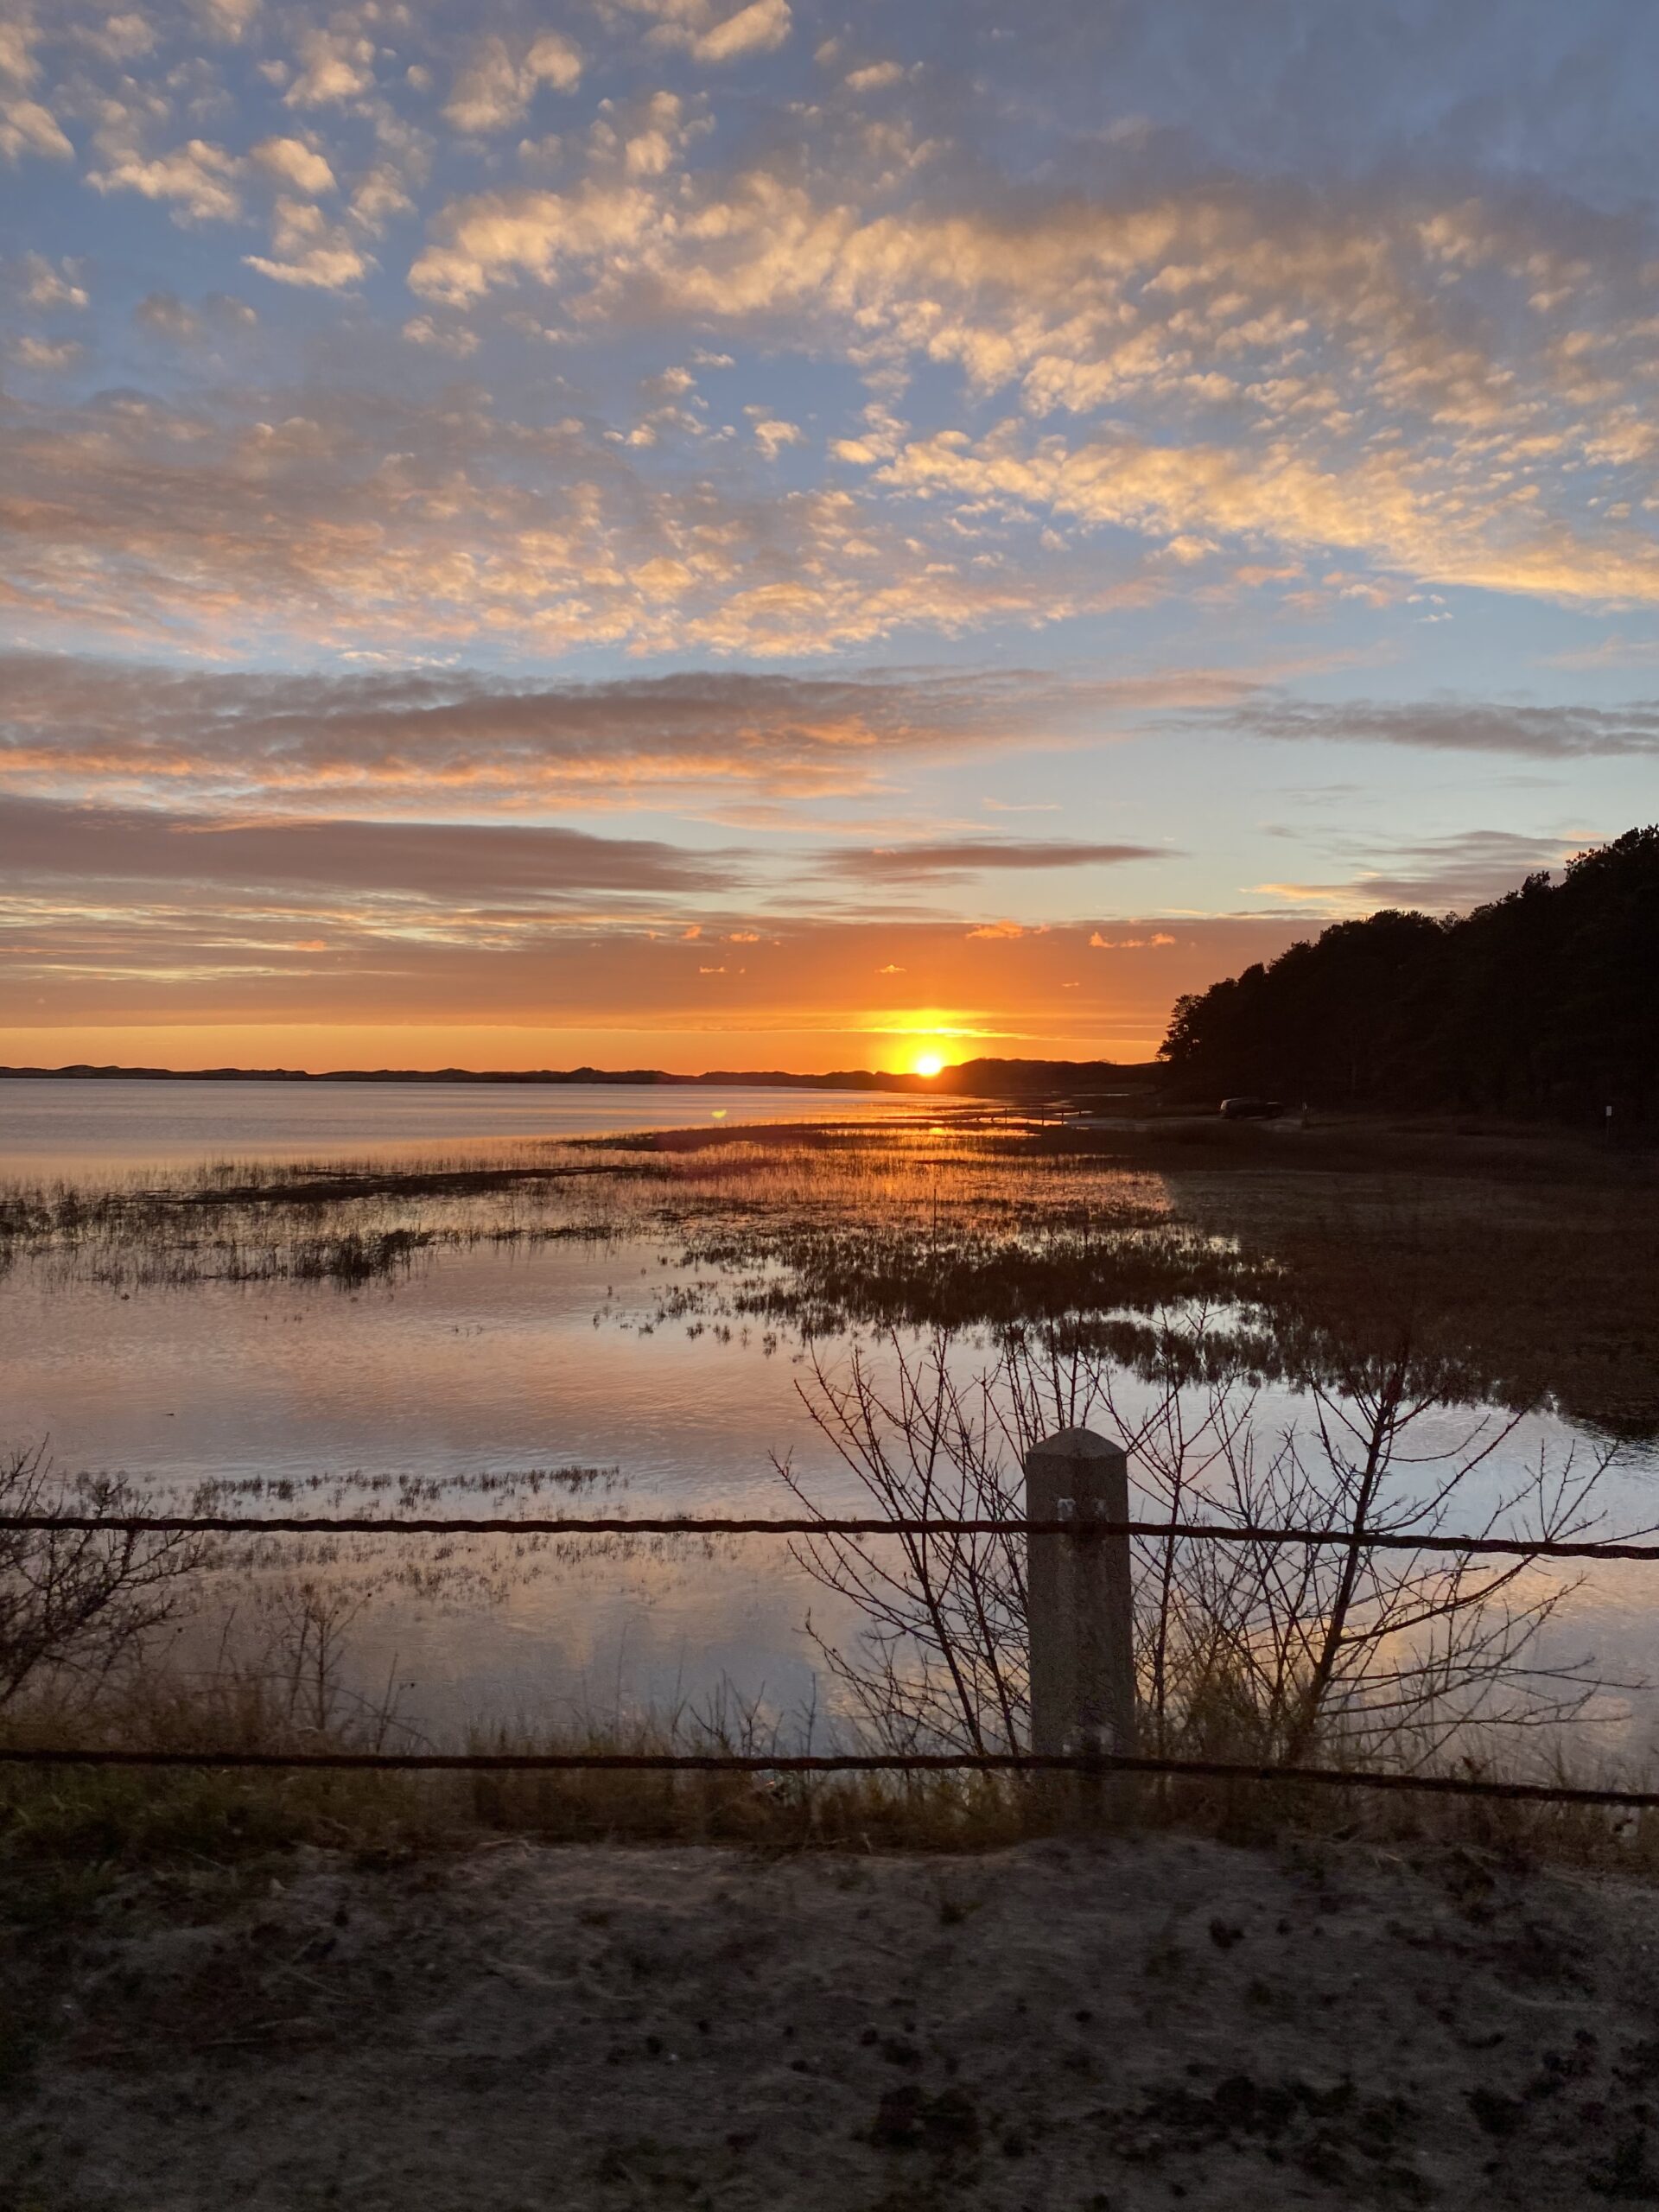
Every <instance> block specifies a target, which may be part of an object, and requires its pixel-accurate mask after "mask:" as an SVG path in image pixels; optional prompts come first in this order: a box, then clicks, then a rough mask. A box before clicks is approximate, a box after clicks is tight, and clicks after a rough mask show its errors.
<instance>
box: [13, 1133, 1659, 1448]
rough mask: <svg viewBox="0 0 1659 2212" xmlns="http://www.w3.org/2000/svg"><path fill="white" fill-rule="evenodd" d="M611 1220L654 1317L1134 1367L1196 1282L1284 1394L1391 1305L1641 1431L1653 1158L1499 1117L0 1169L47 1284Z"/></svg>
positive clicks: (787, 1138)
mask: <svg viewBox="0 0 1659 2212" xmlns="http://www.w3.org/2000/svg"><path fill="white" fill-rule="evenodd" d="M630 1239H636V1240H637V1239H644V1240H648V1241H651V1242H653V1243H655V1244H656V1245H657V1246H658V1249H659V1250H660V1251H661V1252H662V1253H663V1254H664V1255H665V1256H667V1255H677V1257H678V1259H679V1261H680V1263H681V1268H682V1272H683V1273H690V1274H696V1276H698V1278H699V1280H697V1281H695V1282H692V1283H690V1284H688V1283H686V1282H684V1281H676V1282H675V1283H674V1284H673V1285H672V1287H670V1288H667V1289H665V1292H664V1298H663V1300H662V1301H661V1312H660V1314H659V1315H658V1316H657V1317H656V1319H657V1320H658V1322H661V1321H667V1320H682V1321H684V1322H685V1323H686V1324H687V1325H696V1322H697V1321H699V1320H702V1321H704V1322H706V1323H708V1324H709V1325H715V1326H719V1325H729V1324H730V1323H732V1322H734V1321H735V1322H737V1323H740V1324H741V1323H742V1322H744V1321H747V1320H753V1321H755V1322H756V1323H758V1324H760V1325H762V1326H764V1327H766V1328H769V1329H772V1330H774V1331H785V1330H786V1331H789V1332H794V1333H796V1334H798V1335H801V1336H804V1337H806V1338H812V1337H819V1336H825V1335H829V1334H833V1333H835V1332H838V1331H841V1330H844V1329H848V1328H858V1327H861V1326H873V1327H884V1328H885V1327H916V1326H923V1327H930V1328H931V1327H950V1328H955V1329H963V1328H988V1329H991V1330H994V1331H1008V1330H1018V1329H1020V1328H1022V1327H1027V1326H1030V1325H1033V1324H1034V1323H1042V1324H1054V1325H1060V1326H1063V1327H1065V1328H1068V1329H1070V1330H1071V1331H1073V1332H1075V1333H1076V1336H1077V1341H1078V1342H1079V1343H1081V1344H1092V1345H1093V1346H1095V1347H1096V1349H1099V1350H1103V1351H1110V1352H1112V1353H1113V1354H1114V1355H1115V1356H1116V1357H1121V1358H1122V1359H1125V1360H1127V1361H1129V1362H1131V1363H1133V1362H1135V1360H1137V1359H1141V1358H1144V1357H1146V1356H1147V1352H1148V1350H1149V1348H1150V1347H1151V1345H1152V1343H1153V1339H1152V1337H1151V1335H1150V1334H1149V1333H1148V1330H1147V1326H1146V1325H1145V1317H1147V1316H1149V1315H1151V1314H1152V1313H1154V1310H1155V1309H1157V1308H1159V1307H1161V1306H1167V1305H1169V1304H1172V1303H1173V1302H1175V1301H1177V1300H1190V1301H1194V1302H1200V1301H1201V1302H1203V1303H1204V1304H1205V1305H1206V1306H1209V1307H1210V1308H1211V1310H1212V1311H1213V1312H1216V1313H1223V1312H1225V1313H1227V1314H1228V1316H1229V1319H1228V1322H1227V1327H1228V1329H1229V1331H1230V1335H1231V1338H1232V1342H1231V1344H1230V1346H1229V1347H1228V1348H1227V1351H1228V1357H1230V1358H1231V1359H1232V1360H1233V1362H1234V1363H1235V1364H1236V1365H1237V1364H1240V1363H1248V1364H1249V1366H1250V1369H1251V1371H1252V1372H1253V1373H1254V1374H1255V1376H1257V1378H1258V1379H1260V1380H1263V1381H1266V1380H1282V1381H1286V1382H1288V1383H1292V1384H1293V1385H1300V1384H1304V1383H1309V1382H1319V1381H1323V1380H1325V1379H1328V1378H1329V1377H1330V1376H1332V1374H1334V1373H1336V1372H1338V1371H1339V1370H1340V1369H1341V1367H1342V1366H1343V1365H1344V1363H1349V1364H1351V1363H1352V1360H1353V1358H1354V1357H1356V1356H1357V1355H1358V1354H1360V1353H1363V1351H1365V1349H1366V1346H1367V1341H1368V1339H1369V1341H1370V1345H1371V1348H1372V1349H1375V1348H1376V1346H1377V1345H1378V1344H1381V1343H1382V1342H1383V1341H1384V1340H1385V1339H1386V1338H1389V1337H1391V1336H1392V1335H1395V1334H1396V1333H1397V1332H1398V1329H1399V1326H1400V1325H1401V1321H1402V1318H1403V1317H1405V1316H1407V1315H1409V1317H1410V1319H1411V1322H1412V1325H1413V1328H1414V1333H1415V1335H1416V1337H1417V1339H1418V1341H1419V1343H1420V1344H1421V1346H1422V1347H1423V1353H1424V1358H1425V1362H1426V1364H1425V1368H1424V1370H1423V1375H1422V1377H1421V1379H1424V1380H1429V1379H1433V1377H1434V1376H1438V1379H1439V1381H1440V1385H1441V1387H1442V1389H1443V1393H1444V1395H1448V1396H1457V1397H1460V1398H1464V1399H1469V1400H1473V1399H1478V1398H1481V1397H1491V1398H1496V1399H1497V1400H1500V1401H1501V1402H1503V1403H1504V1404H1506V1405H1508V1406H1510V1408H1521V1407H1522V1406H1528V1405H1532V1404H1535V1403H1537V1402H1540V1401H1541V1400H1547V1399H1550V1398H1554V1400H1556V1401H1557V1402H1559V1403H1560V1406H1561V1407H1562V1408H1563V1409H1564V1410H1566V1411H1567V1412H1568V1413H1569V1414H1571V1415H1572V1417H1573V1418H1574V1419H1576V1420H1579V1421H1582V1422H1584V1423H1585V1424H1586V1425H1589V1426H1592V1427H1599V1428H1601V1429H1603V1430H1604V1431H1605V1432H1606V1433H1611V1434H1616V1435H1620V1436H1624V1437H1628V1438H1640V1437H1645V1436H1653V1435H1656V1434H1659V1350H1656V1347H1659V1270H1656V1269H1655V1268H1653V1267H1652V1265H1651V1263H1650V1255H1651V1253H1652V1252H1653V1250H1654V1249H1659V1166H1656V1161H1655V1158H1654V1156H1653V1155H1651V1154H1600V1153H1598V1152H1595V1151H1593V1150H1592V1149H1591V1148H1589V1147H1586V1146H1584V1145H1582V1144H1579V1143H1576V1142H1573V1141H1567V1140H1563V1139H1561V1138H1560V1137H1555V1136H1541V1135H1538V1134H1536V1133H1524V1132H1517V1131H1515V1130H1512V1129H1505V1128H1502V1127H1501V1126H1488V1125H1484V1124H1480V1125H1473V1124H1471V1125H1470V1126H1468V1127H1467V1128H1465V1127H1462V1126H1461V1125H1455V1126H1454V1125H1452V1124H1450V1123H1440V1124H1435V1125H1433V1126H1430V1125H1424V1124H1420V1123H1411V1122H1368V1123H1360V1122H1341V1123H1332V1124H1330V1125H1328V1126H1320V1127H1317V1128H1312V1129H1306V1130H1298V1129H1292V1130H1284V1129H1280V1130H1278V1131H1277V1132H1276V1133H1275V1132H1274V1131H1270V1130H1268V1129H1264V1128H1254V1127H1251V1126H1250V1125H1248V1124H1231V1123H1224V1122H1220V1121H1218V1120H1214V1119H1211V1120H1198V1121H1189V1120H1180V1119H1172V1120H1170V1121H1167V1122H1160V1121H1157V1120H1150V1121H1147V1122H1133V1123H1125V1124H1122V1125H1121V1126H1120V1125H1113V1126H1111V1127H1107V1128H1087V1129H1084V1128H1075V1127H1058V1126H1047V1127H1045V1126H1040V1125H1035V1124H1027V1123H1022V1122H1019V1121H1017V1120H1007V1119H1003V1118H999V1117H996V1116H976V1115H966V1116H962V1117H960V1118H955V1119H951V1120H950V1121H947V1122H941V1123H939V1124H938V1125H937V1126H933V1127H929V1126H926V1125H918V1124H913V1123H912V1124H906V1125H903V1126H899V1127H895V1126H893V1125H892V1124H872V1125H860V1124H857V1123H850V1124H849V1123H834V1124H825V1125H813V1124H791V1125H788V1126H781V1125H780V1126H778V1127H773V1128H756V1127H746V1128H738V1129H733V1130H729V1131H727V1130H712V1129H699V1130H688V1131H682V1132H658V1133H655V1134H652V1135H642V1136H638V1137H632V1138H626V1139H614V1138H613V1139H607V1140H586V1139H584V1140H580V1141H572V1142H563V1143H544V1144H527V1145H525V1146H524V1147H523V1148H522V1149H521V1150H520V1151H519V1152H518V1153H515V1154H514V1156H513V1158H512V1160H511V1161H508V1162H505V1163H503V1162H499V1161H498V1162H493V1163H492V1164H489V1165H486V1166H480V1164H479V1163H478V1161H477V1160H476V1159H471V1160H468V1159H464V1158H461V1159H456V1158H444V1157H442V1156H437V1157H434V1158H431V1159H427V1160H411V1161H409V1162H407V1163H404V1164H400V1165H397V1166H391V1167H388V1166H385V1164H384V1163H364V1162H355V1163H353V1162H351V1161H334V1162H319V1163H301V1164H299V1165H297V1166H256V1167H249V1166H240V1165H221V1166H218V1167H216V1168H210V1169H207V1170H203V1171H197V1172H195V1173H192V1174H182V1173H181V1174H176V1175H174V1176H171V1177H166V1178H162V1179H159V1180H156V1179H152V1180H150V1181H149V1182H147V1183H143V1184H141V1183H139V1182H137V1181H135V1180H129V1181H128V1182H126V1183H124V1184H121V1185H112V1186H111V1187H109V1188H107V1189H105V1190H101V1191H97V1190H85V1191H83V1190H75V1189H70V1188H67V1187H64V1186H61V1185H59V1186H54V1187H50V1188H47V1187H35V1188H24V1187H22V1186H17V1185H14V1186H12V1187H11V1188H10V1189H9V1190H6V1191H3V1192H0V1266H3V1265H4V1264H5V1262H7V1261H8V1260H10V1262H13V1263H16V1262H22V1261H25V1260H27V1261H29V1262H32V1263H33V1264H34V1266H35V1268H37V1269H38V1270H39V1271H40V1280H41V1283H42V1286H43V1287H45V1288H46V1289H48V1290H49V1289H50V1287H51V1286H52V1284H53V1283H54V1281H97V1282H100V1283H105V1284H109V1285H111V1286H116V1287H120V1288H122V1289H124V1290H126V1291H128V1292H129V1293H130V1292H132V1291H135V1290H137V1289H141V1288H148V1287H173V1286H185V1285H188V1284H191V1283H194V1282H200V1281H239V1282H274V1281H302V1282H307V1283H311V1284H315V1285H318V1286H327V1285H330V1284H332V1285H333V1286H334V1287H337V1288H339V1289H340V1290H341V1291H342V1292H353V1293H355V1292H358V1291H360V1290H361V1289H363V1288H364V1287H366V1286H368V1285H371V1284H373V1283H375V1282H396V1281H398V1280H399V1279H400V1278H403V1277H405V1276H407V1275H408V1274H410V1273H411V1272H412V1271H414V1270H416V1269H417V1268H425V1267H429V1266H431V1265H433V1264H435V1263H436V1262H438V1261H439V1260H440V1259H441V1257H442V1255H443V1254H444V1253H445V1252H448V1251H455V1250H460V1249H469V1248H473V1247H476V1246H479V1245H481V1244H490V1243H494V1244H505V1245H520V1246H524V1247H533V1246H535V1245H537V1244H542V1243H552V1242H561V1241H563V1242H575V1243H585V1244H587V1245H588V1246H590V1247H592V1248H594V1249H604V1248H605V1247H606V1246H607V1245H610V1244H613V1243H620V1242H622V1241H625V1240H630ZM1564 1313H1571V1315H1572V1317H1573V1319H1572V1326H1571V1327H1570V1328H1564V1327H1563V1326H1562V1316H1563V1314H1564ZM1137 1317H1141V1319H1139V1320H1138V1319H1137ZM1427 1363H1433V1366H1431V1365H1429V1364H1427Z"/></svg>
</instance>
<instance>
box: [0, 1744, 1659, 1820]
mask: <svg viewBox="0 0 1659 2212" xmlns="http://www.w3.org/2000/svg"><path fill="white" fill-rule="evenodd" d="M0 1766H85V1767H224V1768H229V1769H233V1770H234V1769H252V1770H256V1771H264V1772H271V1771H296V1772H304V1771H307V1770H329V1771H333V1770H340V1769H345V1770H352V1769H359V1770H364V1769H366V1770H372V1771H376V1772H380V1773H450V1774H578V1773H581V1774H752V1775H757V1776H764V1775H781V1774H910V1773H923V1774H944V1773H969V1774H1022V1773H1033V1774H1077V1775H1084V1776H1095V1777H1103V1778H1109V1777H1112V1776H1115V1775H1169V1776H1173V1777H1178V1778H1180V1777H1185V1779H1188V1780H1191V1781H1199V1782H1253V1783H1288V1784H1293V1785H1295V1786H1297V1787H1300V1786H1301V1785H1303V1784H1307V1785H1310V1786H1311V1787H1313V1788H1315V1789H1381V1790H1394V1791H1404V1792H1409V1793H1414V1794H1415V1795H1418V1796H1435V1797H1484V1798H1501V1799H1503V1800H1506V1801H1507V1802H1510V1803H1516V1802H1519V1803H1522V1804H1535V1805H1581V1806H1586V1807H1592V1808H1601V1809H1605V1810H1611V1811H1621V1812H1631V1813H1643V1812H1653V1811H1656V1810H1659V1790H1653V1789H1578V1788H1573V1787H1571V1786H1569V1785H1567V1783H1548V1782H1488V1781H1485V1780H1484V1779H1482V1778H1481V1777H1479V1776H1477V1775H1455V1774H1412V1773H1398V1774H1386V1773H1376V1772H1374V1771H1367V1770H1363V1769H1351V1768H1348V1767H1332V1766H1274V1765H1270V1764H1263V1765H1252V1764H1249V1763H1248V1762H1243V1761H1239V1760H1234V1759H1172V1758H1141V1757H1140V1756H1138V1755H1135V1754H1132V1753H1128V1752H1122V1753H1118V1752H1106V1751H1099V1752H1095V1751H1089V1752H1058V1751H1055V1752H1044V1751H819V1752H805V1751H803V1752H793V1753H789V1752H781V1751H767V1752H753V1753H740V1752H712V1751H711V1752H702V1751H124V1750H123V1751H106V1750H102V1749H86V1750H78V1749H75V1748H73V1747H71V1746H67V1745H22V1746H19V1745H8V1746H0Z"/></svg>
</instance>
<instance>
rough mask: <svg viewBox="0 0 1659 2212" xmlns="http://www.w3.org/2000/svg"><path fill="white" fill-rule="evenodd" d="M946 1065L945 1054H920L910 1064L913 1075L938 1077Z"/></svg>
mask: <svg viewBox="0 0 1659 2212" xmlns="http://www.w3.org/2000/svg"><path fill="white" fill-rule="evenodd" d="M910 1066H911V1072H912V1075H938V1072H939V1070H940V1069H941V1068H942V1067H943V1066H944V1053H943V1052H918V1054H917V1055H916V1057H915V1058H914V1059H913V1060H912V1062H911V1064H910Z"/></svg>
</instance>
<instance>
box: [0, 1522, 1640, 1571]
mask: <svg viewBox="0 0 1659 2212" xmlns="http://www.w3.org/2000/svg"><path fill="white" fill-rule="evenodd" d="M54 1529H63V1530H73V1531H77V1532H80V1533H96V1532H98V1531H99V1530H106V1531H108V1532H109V1533H110V1534H111V1535H123V1536H142V1535H225V1536H237V1535H247V1536H256V1535H257V1536H996V1535H1002V1536H1077V1537H1093V1536H1147V1537H1153V1538H1158V1539H1162V1540H1166V1541H1167V1540H1172V1539H1174V1538H1178V1537H1179V1538H1191V1539H1192V1540H1194V1541H1198V1540H1203V1541H1208V1542H1213V1543H1223V1544H1308V1545H1314V1546H1321V1545H1334V1546H1337V1547H1338V1548H1341V1549H1343V1550H1347V1551H1356V1550H1368V1551H1395V1552H1423V1551H1455V1552H1464V1553H1467V1554H1471V1555H1474V1554H1487V1555H1490V1556H1496V1557H1499V1558H1505V1559H1611V1560H1649V1561H1659V1543H1637V1542H1634V1541H1611V1542H1589V1541H1585V1542H1573V1541H1548V1540H1544V1539H1540V1538H1536V1537H1529V1536H1465V1535H1456V1534H1451V1535H1448V1534H1447V1533H1446V1531H1444V1530H1442V1529H1365V1528H1361V1529H1274V1528H1255V1527H1252V1526H1250V1525H1249V1524H1239V1523H1236V1522H1189V1521H1108V1520H1096V1519H1094V1518H1092V1517H1091V1516H1088V1515H1086V1514H1084V1515H1078V1516H1073V1517H1071V1518H1069V1519H1066V1520H1064V1521H1025V1520H1018V1521H1016V1520H932V1519H922V1520H897V1519H892V1518H887V1517H877V1518H873V1519H858V1518H852V1519H845V1520H836V1519H819V1518H814V1517H812V1516H803V1517H801V1518H799V1519H789V1520H785V1519H779V1518H777V1517H775V1516H767V1517H766V1518H757V1519H742V1518H735V1517H732V1516H722V1515H712V1516H711V1515H696V1514H675V1515H667V1516H659V1517H654V1518H649V1519H646V1518H640V1519H633V1518H628V1519H622V1518H619V1517H615V1516H600V1515H577V1514H569V1515H563V1516H553V1517H549V1518H537V1517H531V1516H523V1517H519V1516H500V1517H497V1518H483V1517H478V1516H474V1517H470V1518H467V1517H461V1518H456V1517H451V1516H416V1517H409V1518H399V1519H397V1520H391V1519H388V1518H385V1516H376V1515H372V1514H332V1515H312V1514H270V1515H260V1514H235V1513H221V1514H212V1513H207V1514H200V1513H158V1514H103V1513H19V1514H4V1515H0V1536H3V1535H8V1534H10V1533H11V1532H13V1531H16V1532H17V1533H19V1534H22V1533H29V1532H34V1533H40V1534H45V1533H48V1532H50V1531H52V1530H54Z"/></svg>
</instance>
